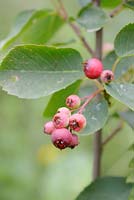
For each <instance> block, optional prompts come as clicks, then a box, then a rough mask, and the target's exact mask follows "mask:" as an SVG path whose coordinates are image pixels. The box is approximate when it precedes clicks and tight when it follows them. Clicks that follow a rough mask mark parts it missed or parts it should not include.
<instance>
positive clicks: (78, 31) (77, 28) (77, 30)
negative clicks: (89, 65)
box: [58, 0, 95, 57]
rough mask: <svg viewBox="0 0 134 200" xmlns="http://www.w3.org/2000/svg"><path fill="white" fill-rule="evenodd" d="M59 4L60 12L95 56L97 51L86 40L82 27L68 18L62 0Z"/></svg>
mask: <svg viewBox="0 0 134 200" xmlns="http://www.w3.org/2000/svg"><path fill="white" fill-rule="evenodd" d="M58 2H59V4H60V9H59V14H60V16H61V17H62V18H63V19H64V20H65V21H68V24H69V25H70V27H71V28H72V29H73V31H74V32H75V33H76V35H77V36H78V37H79V39H80V40H81V42H82V43H83V46H84V47H85V48H86V49H87V51H88V52H89V53H90V54H91V55H92V56H93V57H94V56H95V52H94V51H93V49H92V48H91V47H90V45H89V44H88V42H87V41H86V39H85V37H84V36H83V35H82V33H81V30H80V28H79V27H78V26H77V25H76V24H75V23H74V22H71V21H69V20H68V13H67V11H66V9H65V7H64V5H63V3H62V1H61V0H58Z"/></svg>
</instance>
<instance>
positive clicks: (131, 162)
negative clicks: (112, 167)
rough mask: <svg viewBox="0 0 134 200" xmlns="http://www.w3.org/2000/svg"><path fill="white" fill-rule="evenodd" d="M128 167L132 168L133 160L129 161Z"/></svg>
mask: <svg viewBox="0 0 134 200" xmlns="http://www.w3.org/2000/svg"><path fill="white" fill-rule="evenodd" d="M129 167H130V168H134V158H133V159H132V160H131V161H130V163H129Z"/></svg>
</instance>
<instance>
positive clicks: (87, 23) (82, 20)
mask: <svg viewBox="0 0 134 200" xmlns="http://www.w3.org/2000/svg"><path fill="white" fill-rule="evenodd" d="M108 20H109V17H108V16H107V15H106V13H105V12H104V11H103V10H102V9H101V8H98V7H94V6H88V7H85V8H83V9H82V10H81V11H80V13H79V15H78V18H77V22H78V23H79V24H80V25H81V26H83V27H84V28H86V30H87V31H88V32H92V31H96V30H99V29H100V28H102V27H103V26H104V25H105V24H106V23H107V22H108Z"/></svg>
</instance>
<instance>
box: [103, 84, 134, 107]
mask: <svg viewBox="0 0 134 200" xmlns="http://www.w3.org/2000/svg"><path fill="white" fill-rule="evenodd" d="M105 89H106V91H107V93H108V94H109V95H111V96H112V97H113V98H115V99H117V100H118V101H120V102H122V103H123V104H125V105H126V106H128V107H129V108H130V109H132V110H134V84H129V83H125V84H122V83H111V84H109V85H105Z"/></svg>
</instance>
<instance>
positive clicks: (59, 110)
mask: <svg viewBox="0 0 134 200" xmlns="http://www.w3.org/2000/svg"><path fill="white" fill-rule="evenodd" d="M57 113H64V114H66V115H68V116H69V117H70V116H71V112H70V110H69V109H68V108H66V107H61V108H59V109H58V110H57Z"/></svg>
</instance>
